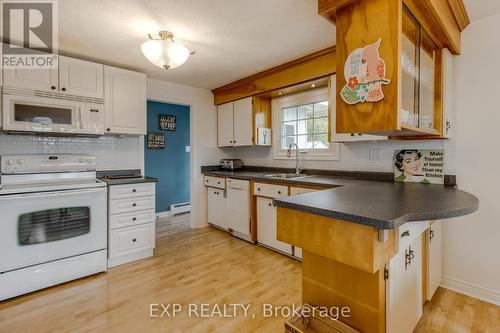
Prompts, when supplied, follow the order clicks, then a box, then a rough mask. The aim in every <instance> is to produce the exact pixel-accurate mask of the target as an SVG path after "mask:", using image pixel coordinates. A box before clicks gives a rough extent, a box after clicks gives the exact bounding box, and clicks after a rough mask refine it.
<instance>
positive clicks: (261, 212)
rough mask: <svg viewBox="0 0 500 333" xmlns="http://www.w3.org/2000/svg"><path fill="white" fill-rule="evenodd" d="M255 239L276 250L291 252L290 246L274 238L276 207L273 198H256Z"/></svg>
mask: <svg viewBox="0 0 500 333" xmlns="http://www.w3.org/2000/svg"><path fill="white" fill-rule="evenodd" d="M257 241H258V242H259V243H260V244H263V245H266V246H269V247H271V248H273V249H276V250H278V251H281V252H284V253H287V254H292V246H291V245H290V244H287V243H283V242H280V241H279V240H278V239H277V238H276V207H274V206H273V200H272V199H267V198H262V197H258V198H257Z"/></svg>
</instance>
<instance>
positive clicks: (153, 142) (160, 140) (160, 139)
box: [148, 132, 165, 150]
mask: <svg viewBox="0 0 500 333" xmlns="http://www.w3.org/2000/svg"><path fill="white" fill-rule="evenodd" d="M148 149H154V150H161V149H165V134H163V133H155V132H148Z"/></svg>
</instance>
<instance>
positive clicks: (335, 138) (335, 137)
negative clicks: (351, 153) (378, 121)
mask: <svg viewBox="0 0 500 333" xmlns="http://www.w3.org/2000/svg"><path fill="white" fill-rule="evenodd" d="M336 82H337V81H336V76H335V75H332V76H330V94H329V102H328V104H329V105H330V108H331V116H332V119H331V133H332V136H331V138H332V142H358V141H380V140H387V137H386V136H381V135H369V134H364V133H348V134H343V133H337V129H336V122H337V120H336V115H337V112H336V101H335V99H336Z"/></svg>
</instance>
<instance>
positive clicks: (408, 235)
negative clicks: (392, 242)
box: [401, 230, 410, 238]
mask: <svg viewBox="0 0 500 333" xmlns="http://www.w3.org/2000/svg"><path fill="white" fill-rule="evenodd" d="M404 237H410V230H406V231H405V232H403V233H402V234H401V238H404Z"/></svg>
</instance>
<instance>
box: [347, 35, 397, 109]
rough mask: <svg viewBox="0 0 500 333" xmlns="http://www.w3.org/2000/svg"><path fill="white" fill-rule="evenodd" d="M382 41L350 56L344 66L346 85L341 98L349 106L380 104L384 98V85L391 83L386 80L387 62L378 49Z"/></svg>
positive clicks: (357, 50)
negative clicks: (369, 103)
mask: <svg viewBox="0 0 500 333" xmlns="http://www.w3.org/2000/svg"><path fill="white" fill-rule="evenodd" d="M381 42H382V40H381V39H379V40H377V41H376V42H375V43H373V44H369V45H367V46H365V47H363V48H359V49H356V50H354V51H352V52H351V54H349V56H348V57H347V60H346V62H345V66H344V78H345V81H346V85H345V86H344V87H343V88H342V90H341V91H340V96H341V97H342V99H343V100H344V102H346V103H347V104H356V103H359V102H378V101H380V100H382V99H383V98H384V92H383V91H382V85H383V84H389V83H390V82H391V81H390V80H387V79H386V78H385V62H384V60H383V59H381V58H380V54H379V52H378V49H379V47H380V43H381Z"/></svg>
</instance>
